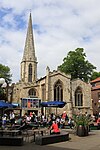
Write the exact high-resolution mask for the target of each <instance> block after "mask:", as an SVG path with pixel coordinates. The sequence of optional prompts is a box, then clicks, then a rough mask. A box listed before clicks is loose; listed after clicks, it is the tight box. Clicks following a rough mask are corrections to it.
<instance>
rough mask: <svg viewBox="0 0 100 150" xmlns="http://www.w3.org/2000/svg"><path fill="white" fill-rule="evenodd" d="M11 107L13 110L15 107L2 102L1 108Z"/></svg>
mask: <svg viewBox="0 0 100 150" xmlns="http://www.w3.org/2000/svg"><path fill="white" fill-rule="evenodd" d="M9 107H10V108H13V107H14V106H13V105H12V104H10V103H6V102H4V101H2V100H0V108H9Z"/></svg>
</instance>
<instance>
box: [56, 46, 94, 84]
mask: <svg viewBox="0 0 100 150" xmlns="http://www.w3.org/2000/svg"><path fill="white" fill-rule="evenodd" d="M85 59H86V54H85V53H84V49H83V48H77V49H75V50H74V51H69V53H68V55H67V57H65V58H64V59H63V64H62V65H60V66H58V70H60V71H62V72H64V73H66V74H71V78H72V79H76V78H80V79H81V80H83V81H85V82H88V81H89V79H90V77H91V74H92V73H93V71H94V69H96V67H95V66H93V65H92V64H91V63H90V62H89V61H88V60H85Z"/></svg>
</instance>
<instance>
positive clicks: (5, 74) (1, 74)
mask: <svg viewBox="0 0 100 150" xmlns="http://www.w3.org/2000/svg"><path fill="white" fill-rule="evenodd" d="M11 77H12V74H10V68H9V67H8V66H5V65H2V64H0V78H4V79H5V81H6V82H7V83H10V82H11V81H12V80H11Z"/></svg>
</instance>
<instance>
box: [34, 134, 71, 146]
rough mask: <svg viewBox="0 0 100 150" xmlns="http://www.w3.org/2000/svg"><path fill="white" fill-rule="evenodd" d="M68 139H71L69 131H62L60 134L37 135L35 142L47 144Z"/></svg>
mask: <svg viewBox="0 0 100 150" xmlns="http://www.w3.org/2000/svg"><path fill="white" fill-rule="evenodd" d="M68 140H69V133H68V132H61V133H60V134H52V135H44V136H37V137H36V139H35V144H37V145H46V144H53V143H58V142H64V141H68Z"/></svg>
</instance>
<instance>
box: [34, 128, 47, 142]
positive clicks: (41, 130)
mask: <svg viewBox="0 0 100 150" xmlns="http://www.w3.org/2000/svg"><path fill="white" fill-rule="evenodd" d="M46 131H49V129H47V128H38V129H33V135H34V141H35V137H36V133H38V134H39V133H41V135H42V136H43V135H44V133H45V132H46Z"/></svg>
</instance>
